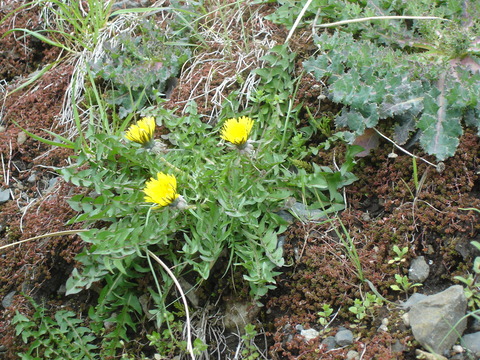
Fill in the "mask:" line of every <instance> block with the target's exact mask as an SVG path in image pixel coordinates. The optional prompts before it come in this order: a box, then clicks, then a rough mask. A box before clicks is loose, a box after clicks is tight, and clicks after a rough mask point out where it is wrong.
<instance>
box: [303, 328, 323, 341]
mask: <svg viewBox="0 0 480 360" xmlns="http://www.w3.org/2000/svg"><path fill="white" fill-rule="evenodd" d="M300 335H302V336H303V337H304V338H305V341H309V340H313V339H316V338H317V337H318V335H320V333H319V332H318V331H317V330H315V329H307V330H302V331H300Z"/></svg>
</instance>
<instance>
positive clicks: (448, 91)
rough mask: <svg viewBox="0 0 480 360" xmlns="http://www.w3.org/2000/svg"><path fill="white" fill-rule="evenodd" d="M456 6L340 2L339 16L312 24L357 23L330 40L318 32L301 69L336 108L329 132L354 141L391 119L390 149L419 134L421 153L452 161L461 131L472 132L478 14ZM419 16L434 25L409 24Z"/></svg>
mask: <svg viewBox="0 0 480 360" xmlns="http://www.w3.org/2000/svg"><path fill="white" fill-rule="evenodd" d="M324 3H325V5H326V6H327V3H328V1H324ZM339 3H341V2H339ZM462 4H463V2H462ZM462 4H461V3H460V2H458V1H454V2H448V4H447V3H433V2H432V3H417V2H415V4H413V3H411V2H408V3H398V2H392V1H373V2H367V3H351V2H348V1H346V2H345V4H344V5H345V6H344V7H343V8H342V10H341V11H340V10H339V7H337V11H334V12H329V14H328V15H326V16H324V17H320V18H321V19H322V20H321V21H322V24H320V25H318V26H319V27H321V26H328V23H329V22H334V21H338V20H357V21H351V22H348V21H345V23H343V24H340V25H338V26H339V29H336V30H335V31H334V32H333V33H331V32H327V31H321V30H319V32H320V34H319V35H316V36H315V38H314V42H315V44H316V45H317V47H318V49H319V53H318V55H317V56H315V57H312V58H310V59H308V60H306V61H305V62H304V66H305V69H306V70H307V71H308V72H311V73H312V74H313V75H314V76H315V77H316V78H317V79H319V80H322V81H323V80H324V81H326V83H327V85H328V94H329V96H330V98H331V100H333V101H334V102H336V103H340V104H343V105H344V107H343V109H342V112H341V113H340V114H339V115H338V116H337V118H336V119H335V122H336V124H337V126H340V127H346V128H349V129H350V130H352V131H353V132H354V133H355V134H357V135H360V134H362V133H363V132H364V131H365V129H368V128H373V127H376V126H377V125H379V124H380V123H381V122H382V121H385V120H386V119H393V120H395V126H394V140H395V141H396V142H397V143H399V144H404V143H405V142H406V141H407V140H408V139H409V138H410V136H411V134H412V133H414V132H420V144H421V146H422V147H423V149H424V150H425V151H426V152H427V153H429V154H432V155H435V156H436V157H437V159H438V160H444V159H446V158H448V157H450V156H452V155H453V154H454V153H455V150H456V148H457V146H458V143H459V138H460V136H461V135H462V134H463V128H464V126H474V127H476V128H477V129H480V126H479V125H480V124H479V122H478V118H479V116H480V102H479V100H478V99H479V95H480V73H479V71H478V69H479V68H480V58H479V57H478V55H479V53H478V48H476V47H475V43H476V42H477V41H478V28H479V22H478V14H480V9H479V6H478V4H476V3H474V2H466V3H465V6H467V7H468V12H469V15H465V12H463V11H462ZM419 15H422V16H426V15H428V16H434V17H436V18H435V19H431V18H430V19H415V18H414V17H415V16H417V17H418V16H419ZM388 16H390V17H392V16H403V17H407V18H408V17H413V18H412V19H401V18H397V19H385V17H388ZM371 17H377V19H373V20H372V19H371ZM379 17H383V20H380V19H379ZM362 18H363V19H362ZM470 20H471V21H470ZM319 22H320V20H319ZM466 24H467V25H466ZM319 27H317V30H318V29H319ZM479 131H480V130H479Z"/></svg>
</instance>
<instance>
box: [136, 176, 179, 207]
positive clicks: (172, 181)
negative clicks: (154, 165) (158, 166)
mask: <svg viewBox="0 0 480 360" xmlns="http://www.w3.org/2000/svg"><path fill="white" fill-rule="evenodd" d="M143 192H144V193H145V201H146V202H151V203H155V204H157V205H158V206H159V207H163V206H167V205H170V204H172V203H173V202H175V200H177V198H178V197H179V194H177V179H176V178H175V176H174V175H170V174H165V173H162V172H159V173H157V178H156V179H155V178H150V180H148V181H147V182H146V184H145V188H144V189H143Z"/></svg>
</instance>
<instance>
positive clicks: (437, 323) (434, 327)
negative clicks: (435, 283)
mask: <svg viewBox="0 0 480 360" xmlns="http://www.w3.org/2000/svg"><path fill="white" fill-rule="evenodd" d="M466 310H467V299H466V298H465V294H464V292H463V287H462V286H460V285H454V286H451V287H449V288H448V289H446V290H444V291H442V292H440V293H438V294H435V295H430V296H427V297H426V298H425V299H423V300H420V301H419V302H417V303H416V304H414V305H413V306H412V307H411V309H410V311H409V313H408V314H409V315H408V316H409V319H410V326H411V327H412V332H413V336H414V337H415V340H417V341H418V342H419V343H420V344H421V345H422V346H423V347H424V348H425V349H426V350H429V351H433V352H435V353H437V354H440V355H443V354H444V353H445V352H446V351H448V350H449V349H450V348H451V347H452V346H453V344H455V342H456V341H457V340H458V337H459V336H461V334H462V333H463V332H464V331H465V328H466V327H467V319H466V318H464V315H465V312H466ZM457 323H458V324H457Z"/></svg>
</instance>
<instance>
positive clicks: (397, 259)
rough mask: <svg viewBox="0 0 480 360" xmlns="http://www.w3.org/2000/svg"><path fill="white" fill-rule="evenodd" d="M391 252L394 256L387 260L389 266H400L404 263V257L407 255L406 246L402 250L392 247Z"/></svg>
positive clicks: (395, 246)
mask: <svg viewBox="0 0 480 360" xmlns="http://www.w3.org/2000/svg"><path fill="white" fill-rule="evenodd" d="M393 252H394V253H395V254H396V256H395V257H394V258H393V259H391V260H389V261H388V263H389V264H397V265H398V264H400V263H403V262H405V261H406V259H405V258H404V256H405V255H406V254H407V253H408V246H405V247H403V248H401V249H400V248H399V247H398V246H397V245H393Z"/></svg>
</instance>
